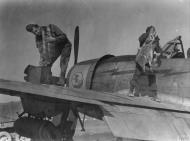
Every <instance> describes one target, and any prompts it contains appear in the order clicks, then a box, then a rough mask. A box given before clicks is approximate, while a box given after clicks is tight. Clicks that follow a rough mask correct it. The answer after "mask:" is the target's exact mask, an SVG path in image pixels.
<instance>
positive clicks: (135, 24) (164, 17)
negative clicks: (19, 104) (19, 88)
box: [0, 0, 190, 102]
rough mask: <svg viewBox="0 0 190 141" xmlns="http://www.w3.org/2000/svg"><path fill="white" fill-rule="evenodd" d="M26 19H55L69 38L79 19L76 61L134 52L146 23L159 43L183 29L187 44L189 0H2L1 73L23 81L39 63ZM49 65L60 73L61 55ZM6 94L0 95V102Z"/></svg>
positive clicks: (43, 22)
mask: <svg viewBox="0 0 190 141" xmlns="http://www.w3.org/2000/svg"><path fill="white" fill-rule="evenodd" d="M29 23H37V24H39V25H48V24H50V23H52V24H56V25H57V26H59V27H60V28H61V29H62V30H63V31H64V32H65V33H66V34H67V36H68V38H69V39H70V41H71V42H72V43H73V37H74V29H75V26H77V25H79V27H80V45H79V46H80V49H79V61H83V60H86V59H93V58H97V57H101V56H103V55H105V54H113V55H126V54H135V53H136V51H137V47H138V45H139V44H138V37H139V35H140V34H142V33H143V32H145V29H146V27H147V26H149V25H154V26H155V27H156V29H157V32H158V35H159V37H160V39H161V41H160V42H161V45H164V43H166V42H167V41H169V40H171V39H173V38H174V37H176V36H178V35H182V40H183V43H184V48H185V50H187V48H189V47H190V0H159V1H155V0H52V1H50V0H38V1H37V0H15V1H14V0H0V78H4V79H11V80H19V81H23V77H24V73H23V71H24V68H25V67H26V66H27V65H28V64H32V65H37V64H38V61H39V53H38V50H37V49H36V47H35V41H34V36H33V35H32V34H30V33H28V32H26V30H25V26H26V25H27V24H29ZM72 65H73V51H72V55H71V59H70V63H69V67H71V66H72ZM52 71H53V73H54V75H59V71H60V69H59V60H58V61H57V62H56V63H55V65H54V66H53V69H52ZM10 99H12V98H10V97H5V96H0V102H1V101H7V100H10Z"/></svg>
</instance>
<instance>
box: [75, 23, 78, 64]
mask: <svg viewBox="0 0 190 141" xmlns="http://www.w3.org/2000/svg"><path fill="white" fill-rule="evenodd" d="M78 50H79V26H76V28H75V36H74V57H75V58H74V65H75V64H76V63H77V60H78Z"/></svg>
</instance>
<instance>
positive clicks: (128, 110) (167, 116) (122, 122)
mask: <svg viewBox="0 0 190 141" xmlns="http://www.w3.org/2000/svg"><path fill="white" fill-rule="evenodd" d="M0 93H1V94H7V95H12V96H21V97H22V96H25V95H34V96H42V97H49V98H56V99H60V100H69V101H77V102H82V103H89V104H95V105H99V106H100V107H101V109H102V111H103V113H104V120H105V121H106V123H107V124H108V126H109V128H110V129H111V131H112V133H113V135H114V136H116V137H121V138H132V139H141V140H159V141H162V140H163V141H165V140H167V141H170V140H172V141H175V140H176V141H178V140H179V139H183V140H185V141H186V140H190V135H189V133H190V108H189V107H188V106H184V105H179V104H167V103H159V102H155V101H151V100H148V99H145V98H131V97H128V96H123V95H119V94H118V93H107V92H97V91H92V90H84V89H74V88H65V87H61V86H55V85H45V84H40V85H39V84H32V83H29V82H18V81H9V80H3V79H0Z"/></svg>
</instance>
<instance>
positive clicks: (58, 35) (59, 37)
mask: <svg viewBox="0 0 190 141" xmlns="http://www.w3.org/2000/svg"><path fill="white" fill-rule="evenodd" d="M49 26H50V29H51V34H52V36H53V37H54V38H55V41H56V42H61V41H64V40H65V39H66V38H67V37H66V34H65V33H63V32H62V31H61V29H60V28H59V27H57V26H56V25H54V24H50V25H49Z"/></svg>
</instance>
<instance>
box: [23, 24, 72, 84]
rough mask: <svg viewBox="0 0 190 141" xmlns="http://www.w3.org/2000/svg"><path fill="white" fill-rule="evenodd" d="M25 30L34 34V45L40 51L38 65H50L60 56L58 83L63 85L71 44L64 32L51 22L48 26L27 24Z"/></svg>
mask: <svg viewBox="0 0 190 141" xmlns="http://www.w3.org/2000/svg"><path fill="white" fill-rule="evenodd" d="M26 30H27V31H28V32H31V33H33V34H34V35H35V40H36V46H37V48H38V50H39V53H40V62H39V65H40V66H49V67H52V65H53V63H54V62H55V61H56V60H57V58H58V57H59V56H61V58H60V68H61V73H60V78H59V81H58V84H59V85H64V84H65V81H66V79H65V74H66V70H67V66H68V62H69V59H70V53H71V46H72V45H71V42H70V41H69V40H68V38H67V36H66V34H65V33H63V32H62V31H61V30H60V29H59V28H58V27H57V26H56V25H53V24H49V25H48V26H39V25H37V24H28V25H27V26H26Z"/></svg>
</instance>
